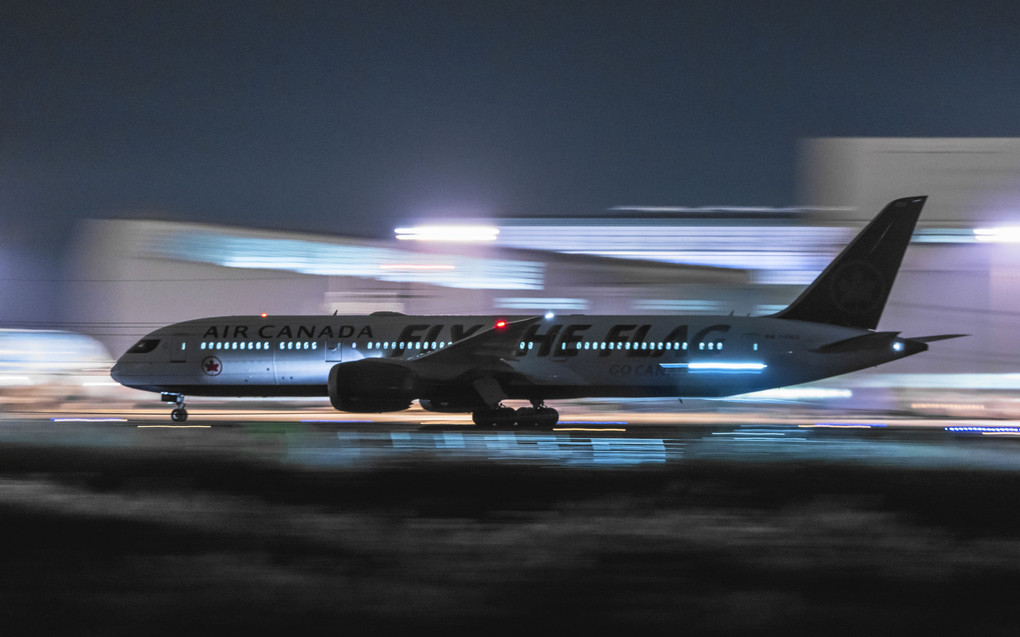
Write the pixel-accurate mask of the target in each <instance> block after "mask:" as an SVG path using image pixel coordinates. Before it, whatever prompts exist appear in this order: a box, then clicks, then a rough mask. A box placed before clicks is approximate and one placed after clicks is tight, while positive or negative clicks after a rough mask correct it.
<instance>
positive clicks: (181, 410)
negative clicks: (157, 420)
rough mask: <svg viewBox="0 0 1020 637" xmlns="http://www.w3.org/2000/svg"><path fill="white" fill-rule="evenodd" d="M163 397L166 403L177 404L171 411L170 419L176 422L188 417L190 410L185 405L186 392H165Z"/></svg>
mask: <svg viewBox="0 0 1020 637" xmlns="http://www.w3.org/2000/svg"><path fill="white" fill-rule="evenodd" d="M161 398H162V400H163V402H165V403H174V404H175V405H177V406H176V407H175V408H174V410H173V411H171V412H170V420H172V421H174V422H184V421H185V420H187V419H188V410H187V409H186V408H185V406H184V400H185V398H184V394H173V393H170V392H163V394H162V395H161Z"/></svg>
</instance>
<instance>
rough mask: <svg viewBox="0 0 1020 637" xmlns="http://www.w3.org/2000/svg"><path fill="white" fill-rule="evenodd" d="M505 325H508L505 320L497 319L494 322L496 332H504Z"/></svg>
mask: <svg viewBox="0 0 1020 637" xmlns="http://www.w3.org/2000/svg"><path fill="white" fill-rule="evenodd" d="M507 325H509V323H507V322H506V319H499V320H498V321H496V325H495V328H496V329H497V330H505V329H506V326H507Z"/></svg>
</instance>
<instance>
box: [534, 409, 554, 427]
mask: <svg viewBox="0 0 1020 637" xmlns="http://www.w3.org/2000/svg"><path fill="white" fill-rule="evenodd" d="M536 411H537V416H538V426H539V427H542V428H543V429H552V428H553V427H555V426H556V423H558V422H559V421H560V412H558V411H556V410H555V409H553V408H551V407H540V408H538V410H536Z"/></svg>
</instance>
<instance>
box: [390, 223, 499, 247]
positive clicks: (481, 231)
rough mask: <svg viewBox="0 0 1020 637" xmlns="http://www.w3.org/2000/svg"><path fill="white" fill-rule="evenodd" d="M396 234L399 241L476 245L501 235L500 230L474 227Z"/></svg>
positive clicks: (424, 228)
mask: <svg viewBox="0 0 1020 637" xmlns="http://www.w3.org/2000/svg"><path fill="white" fill-rule="evenodd" d="M394 232H395V233H396V235H397V239H399V240H401V241H456V242H468V243H474V242H484V241H495V240H496V237H497V236H498V235H499V228H496V227H494V226H474V225H463V226H459V225H458V226H454V225H448V226H431V225H430V226H414V227H411V228H396V229H394Z"/></svg>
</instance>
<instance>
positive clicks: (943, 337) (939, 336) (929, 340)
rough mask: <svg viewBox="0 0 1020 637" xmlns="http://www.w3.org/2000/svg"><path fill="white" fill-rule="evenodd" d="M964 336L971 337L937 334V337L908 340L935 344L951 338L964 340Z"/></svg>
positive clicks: (911, 338)
mask: <svg viewBox="0 0 1020 637" xmlns="http://www.w3.org/2000/svg"><path fill="white" fill-rule="evenodd" d="M964 336H970V334H936V335H935V336H911V337H910V338H909V339H907V340H911V341H920V342H921V343H934V342H935V341H944V340H947V339H950V338H963V337H964Z"/></svg>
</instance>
